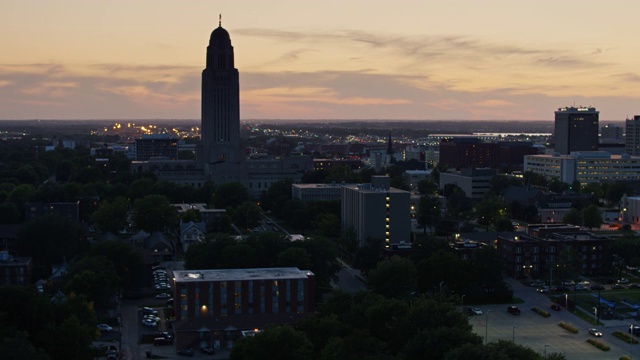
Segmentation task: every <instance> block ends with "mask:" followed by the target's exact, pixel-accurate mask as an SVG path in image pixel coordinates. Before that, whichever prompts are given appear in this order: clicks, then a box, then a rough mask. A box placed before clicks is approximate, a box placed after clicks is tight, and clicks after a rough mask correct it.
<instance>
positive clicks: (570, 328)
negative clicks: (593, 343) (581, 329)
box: [558, 321, 578, 334]
mask: <svg viewBox="0 0 640 360" xmlns="http://www.w3.org/2000/svg"><path fill="white" fill-rule="evenodd" d="M558 326H560V327H561V328H563V329H565V330H567V331H569V332H572V333H574V334H577V333H578V329H576V328H575V327H574V326H573V325H571V324H567V323H566V322H564V321H560V323H559V324H558Z"/></svg>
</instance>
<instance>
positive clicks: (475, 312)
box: [471, 308, 482, 315]
mask: <svg viewBox="0 0 640 360" xmlns="http://www.w3.org/2000/svg"><path fill="white" fill-rule="evenodd" d="M471 311H472V312H473V315H482V310H480V309H478V308H473V309H471Z"/></svg>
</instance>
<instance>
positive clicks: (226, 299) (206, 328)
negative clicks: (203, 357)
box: [173, 268, 315, 349]
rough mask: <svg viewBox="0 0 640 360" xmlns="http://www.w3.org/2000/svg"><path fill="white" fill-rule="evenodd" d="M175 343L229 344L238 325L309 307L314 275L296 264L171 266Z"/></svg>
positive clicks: (295, 314)
mask: <svg viewBox="0 0 640 360" xmlns="http://www.w3.org/2000/svg"><path fill="white" fill-rule="evenodd" d="M173 278H174V297H173V299H174V310H175V317H176V321H175V322H174V324H173V327H174V332H175V335H176V343H177V346H178V348H182V347H194V348H197V347H202V345H205V346H210V347H213V348H215V349H220V348H226V349H230V348H231V347H232V346H233V343H234V342H235V341H236V340H237V339H239V338H240V336H241V335H240V333H241V331H243V330H253V329H256V328H258V329H262V328H263V327H264V326H265V325H267V324H269V323H271V324H278V323H291V322H294V321H297V320H299V319H301V318H302V317H304V316H306V315H308V314H311V313H313V311H314V308H315V276H314V274H313V273H312V272H310V271H308V270H299V269H298V268H256V269H221V270H181V271H174V272H173Z"/></svg>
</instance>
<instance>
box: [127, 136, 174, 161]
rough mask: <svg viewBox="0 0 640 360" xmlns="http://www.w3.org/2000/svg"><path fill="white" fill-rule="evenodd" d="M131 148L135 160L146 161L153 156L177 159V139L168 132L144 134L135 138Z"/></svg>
mask: <svg viewBox="0 0 640 360" xmlns="http://www.w3.org/2000/svg"><path fill="white" fill-rule="evenodd" d="M133 150H134V151H135V158H134V160H135V161H146V160H149V159H151V158H154V157H157V158H164V159H168V160H178V139H176V138H172V137H171V136H169V135H168V134H153V135H146V134H144V135H142V138H140V139H136V141H135V146H134V147H133Z"/></svg>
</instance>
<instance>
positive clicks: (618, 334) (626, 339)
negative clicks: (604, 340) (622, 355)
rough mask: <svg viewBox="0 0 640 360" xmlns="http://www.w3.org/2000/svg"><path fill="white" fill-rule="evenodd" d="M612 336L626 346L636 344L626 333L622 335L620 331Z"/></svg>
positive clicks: (636, 341)
mask: <svg viewBox="0 0 640 360" xmlns="http://www.w3.org/2000/svg"><path fill="white" fill-rule="evenodd" d="M613 336H615V337H617V338H618V339H620V340H622V341H624V342H626V343H627V344H630V343H633V344H637V343H638V340H636V339H634V338H632V337H631V336H629V335H628V334H627V333H624V332H622V331H615V332H614V333H613Z"/></svg>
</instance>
